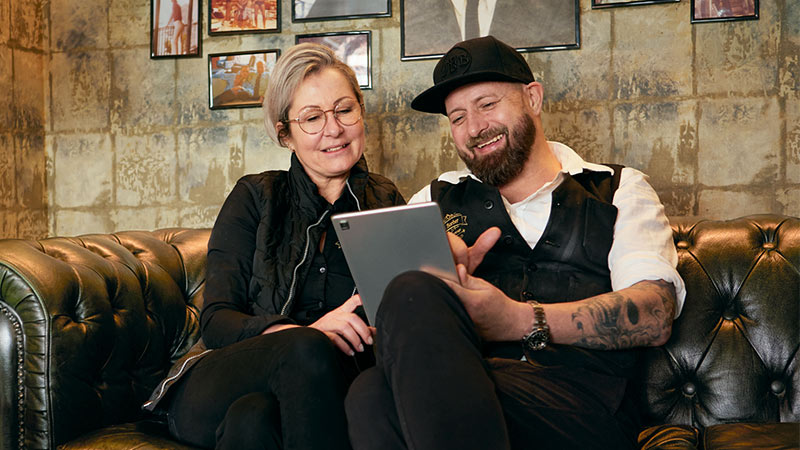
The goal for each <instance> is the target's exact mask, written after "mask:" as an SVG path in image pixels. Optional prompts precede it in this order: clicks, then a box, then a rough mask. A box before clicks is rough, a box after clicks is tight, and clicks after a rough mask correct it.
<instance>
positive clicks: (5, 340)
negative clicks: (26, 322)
mask: <svg viewBox="0 0 800 450" xmlns="http://www.w3.org/2000/svg"><path fill="white" fill-rule="evenodd" d="M0 298H2V295H1V294H0ZM22 346H23V335H22V321H21V320H20V318H19V316H18V315H17V314H16V313H15V312H14V310H12V309H11V308H9V306H8V305H7V304H6V303H5V302H3V301H2V300H0V380H3V382H2V383H0V448H3V449H13V448H19V449H21V448H24V439H23V438H24V435H23V432H22V430H21V426H22V422H23V419H24V414H25V408H24V406H25V405H24V402H23V392H24V391H23V389H24V386H23V368H22V364H23V362H22V361H23V360H22V352H23V349H22Z"/></svg>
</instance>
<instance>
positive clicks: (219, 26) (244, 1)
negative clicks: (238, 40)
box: [208, 0, 281, 35]
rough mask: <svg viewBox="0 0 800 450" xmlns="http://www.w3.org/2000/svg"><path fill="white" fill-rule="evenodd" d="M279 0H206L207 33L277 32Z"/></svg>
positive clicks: (279, 15)
mask: <svg viewBox="0 0 800 450" xmlns="http://www.w3.org/2000/svg"><path fill="white" fill-rule="evenodd" d="M280 31H281V2H280V1H279V0H208V34H209V35H219V34H241V33H278V32H280Z"/></svg>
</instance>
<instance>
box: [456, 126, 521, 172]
mask: <svg viewBox="0 0 800 450" xmlns="http://www.w3.org/2000/svg"><path fill="white" fill-rule="evenodd" d="M499 134H504V135H505V136H506V145H505V147H504V148H501V149H498V150H495V151H494V152H493V153H490V154H488V155H484V156H479V155H478V154H477V153H475V151H474V150H473V147H474V146H475V145H477V144H479V143H481V142H486V141H487V140H489V139H492V138H493V137H495V136H497V135H499ZM535 138H536V126H535V125H534V124H533V119H532V118H531V117H530V116H529V115H528V114H523V115H522V117H521V118H520V120H519V122H517V123H516V124H514V125H513V128H512V129H511V133H509V132H508V128H507V127H498V128H493V129H490V130H486V131H485V132H483V133H481V134H480V135H479V136H478V137H475V138H472V139H470V140H469V141H468V142H467V149H468V150H466V151H462V150H459V152H458V155H459V156H460V157H461V160H462V161H464V164H466V165H467V168H468V169H469V170H470V171H471V172H472V173H473V174H474V175H475V176H476V177H478V179H480V180H481V181H483V182H484V183H486V184H489V185H492V186H498V187H500V186H504V185H505V184H507V183H508V182H510V181H511V180H513V179H514V178H516V176H517V175H519V174H520V173H521V172H522V169H523V168H524V167H525V162H527V161H528V157H529V156H530V154H531V151H532V150H533V142H534V140H535ZM469 156H471V158H470V157H469Z"/></svg>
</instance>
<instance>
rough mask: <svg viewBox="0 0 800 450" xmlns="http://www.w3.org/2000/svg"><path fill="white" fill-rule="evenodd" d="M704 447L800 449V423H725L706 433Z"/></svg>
mask: <svg viewBox="0 0 800 450" xmlns="http://www.w3.org/2000/svg"><path fill="white" fill-rule="evenodd" d="M703 448H704V449H705V450H715V449H726V450H732V449H747V450H796V449H798V448H800V424H798V423H787V422H783V423H725V424H720V425H712V426H710V427H708V428H706V429H705V431H704V432H703Z"/></svg>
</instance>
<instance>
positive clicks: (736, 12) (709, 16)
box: [690, 0, 758, 23]
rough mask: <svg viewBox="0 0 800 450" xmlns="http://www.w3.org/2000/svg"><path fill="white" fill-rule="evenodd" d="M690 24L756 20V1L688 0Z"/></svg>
mask: <svg viewBox="0 0 800 450" xmlns="http://www.w3.org/2000/svg"><path fill="white" fill-rule="evenodd" d="M690 1H691V2H692V23H699V22H728V21H733V20H758V0H724V1H722V0H690Z"/></svg>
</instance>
